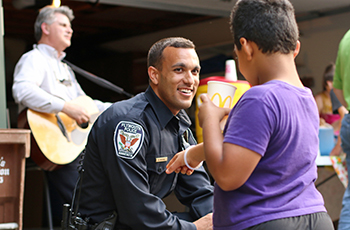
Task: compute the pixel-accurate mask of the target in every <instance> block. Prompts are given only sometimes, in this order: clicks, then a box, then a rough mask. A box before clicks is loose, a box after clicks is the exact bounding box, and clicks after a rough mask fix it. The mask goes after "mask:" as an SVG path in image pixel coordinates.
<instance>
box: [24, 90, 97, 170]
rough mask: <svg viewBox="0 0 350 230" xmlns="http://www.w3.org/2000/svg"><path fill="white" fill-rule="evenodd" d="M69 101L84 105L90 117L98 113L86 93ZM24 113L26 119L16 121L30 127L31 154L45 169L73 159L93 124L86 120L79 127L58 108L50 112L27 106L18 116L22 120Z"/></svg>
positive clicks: (82, 145) (67, 162)
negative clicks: (85, 122)
mask: <svg viewBox="0 0 350 230" xmlns="http://www.w3.org/2000/svg"><path fill="white" fill-rule="evenodd" d="M71 102H72V103H76V104H78V105H80V106H82V105H83V106H84V107H85V109H86V110H87V111H88V113H89V114H90V116H92V117H93V116H95V117H97V115H98V114H99V110H98V108H97V106H96V105H95V103H94V102H93V100H92V99H91V98H89V97H87V96H81V97H78V98H76V99H74V100H72V101H71ZM23 117H24V118H26V119H27V122H23V121H19V122H18V125H19V126H22V127H23V128H26V127H25V126H27V128H30V130H31V131H32V142H31V144H32V146H31V158H32V160H33V161H34V162H35V163H36V164H37V165H38V166H39V167H41V168H42V169H44V170H47V171H52V170H56V169H58V168H60V167H62V166H63V165H66V164H69V163H71V162H72V161H74V160H75V159H76V158H77V157H78V156H79V154H80V153H81V152H82V151H83V150H84V148H85V145H86V141H87V136H88V134H89V132H90V130H91V127H92V123H90V122H89V124H88V125H87V127H86V128H81V127H80V126H79V125H78V124H77V123H76V122H75V120H73V119H72V118H70V117H68V116H67V115H66V114H64V113H61V112H60V113H58V114H50V113H41V112H37V111H34V110H32V109H27V110H26V114H25V115H21V116H19V120H23ZM60 126H61V127H63V129H62V128H60Z"/></svg>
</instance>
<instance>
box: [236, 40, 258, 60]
mask: <svg viewBox="0 0 350 230" xmlns="http://www.w3.org/2000/svg"><path fill="white" fill-rule="evenodd" d="M239 42H240V43H241V46H242V51H243V53H244V54H245V55H246V57H247V60H248V61H250V60H251V59H252V56H253V53H254V49H253V47H252V43H251V42H248V41H247V39H245V38H243V37H242V38H240V39H239Z"/></svg>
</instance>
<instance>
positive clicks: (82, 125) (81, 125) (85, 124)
mask: <svg viewBox="0 0 350 230" xmlns="http://www.w3.org/2000/svg"><path fill="white" fill-rule="evenodd" d="M79 126H80V128H82V129H86V128H87V127H88V126H89V122H85V123H82V124H80V125H79Z"/></svg>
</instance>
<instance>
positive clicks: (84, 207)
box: [79, 87, 213, 230]
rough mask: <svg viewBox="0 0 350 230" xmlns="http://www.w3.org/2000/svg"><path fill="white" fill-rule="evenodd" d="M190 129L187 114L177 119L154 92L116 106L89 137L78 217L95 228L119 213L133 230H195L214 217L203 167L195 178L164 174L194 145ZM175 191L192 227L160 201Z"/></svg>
mask: <svg viewBox="0 0 350 230" xmlns="http://www.w3.org/2000/svg"><path fill="white" fill-rule="evenodd" d="M190 124H191V123H190V119H189V118H188V116H187V115H186V113H185V112H184V111H183V110H181V111H180V112H179V113H178V114H177V115H176V116H174V115H173V114H172V113H171V112H170V110H169V109H168V108H167V107H166V106H165V105H164V103H163V102H162V101H161V100H160V99H159V98H158V97H157V96H156V94H155V93H154V92H153V90H152V89H151V88H150V87H149V88H148V89H147V91H146V92H145V93H141V94H138V95H137V96H135V97H134V98H132V99H129V100H126V101H122V102H118V103H115V104H113V105H112V106H111V107H110V108H109V109H107V110H106V111H105V112H104V113H103V114H102V115H101V116H100V117H99V118H98V120H97V121H96V122H95V124H94V127H93V128H92V130H91V133H90V136H89V141H88V144H87V147H86V154H85V159H84V165H83V167H84V170H85V172H84V179H83V185H82V190H81V198H80V206H79V207H80V210H79V211H80V213H81V214H82V215H83V216H87V217H89V218H90V220H91V223H92V224H93V223H96V222H100V221H102V220H103V219H104V218H106V217H107V216H108V215H110V214H111V213H112V212H113V211H114V210H116V211H117V213H118V224H119V225H122V226H127V227H129V228H131V229H143V230H146V229H163V230H166V229H186V230H190V229H196V227H195V225H194V224H193V223H191V222H192V221H194V220H196V219H198V218H200V217H202V216H204V215H206V214H207V213H210V212H212V204H213V187H212V186H211V185H210V181H209V177H208V175H207V173H206V172H205V170H204V168H203V167H201V168H200V169H199V170H196V171H195V172H194V173H193V174H192V175H191V176H187V175H182V174H175V173H172V174H170V175H168V174H166V173H165V170H166V165H167V163H168V162H169V161H170V159H171V158H172V157H173V156H174V155H175V154H176V153H177V152H179V151H181V150H182V149H183V147H184V146H185V145H186V143H183V142H184V141H185V142H189V144H195V139H194V137H193V135H191V133H190V131H189V127H190ZM185 133H186V134H190V135H187V138H183V134H185ZM185 136H186V135H185ZM172 191H175V194H176V196H177V198H178V199H179V201H180V202H181V203H183V204H184V205H186V206H188V207H189V210H190V211H189V214H188V216H187V217H185V219H187V220H188V221H185V220H183V219H179V218H178V217H177V216H176V214H172V213H170V212H169V211H167V210H166V207H165V204H164V203H163V201H162V200H161V199H162V198H164V197H166V196H167V195H169V194H170V193H171V192H172ZM182 218H183V217H182Z"/></svg>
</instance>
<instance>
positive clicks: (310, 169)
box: [167, 0, 334, 230]
mask: <svg viewBox="0 0 350 230" xmlns="http://www.w3.org/2000/svg"><path fill="white" fill-rule="evenodd" d="M231 31H232V34H233V39H234V54H235V55H237V57H238V66H239V69H240V71H241V73H242V74H243V76H244V77H245V78H246V79H247V81H248V82H249V83H250V84H251V86H252V87H251V88H250V89H249V90H248V91H246V92H245V93H244V94H243V96H242V97H241V98H240V100H239V101H238V102H237V104H236V105H235V106H234V108H233V109H232V111H231V112H230V111H229V109H223V108H219V107H216V106H215V105H214V104H213V102H211V101H210V99H209V98H208V96H207V95H202V96H201V99H202V101H203V103H202V105H201V106H200V107H199V113H198V118H199V124H200V125H201V127H202V128H203V143H202V144H199V145H197V146H194V147H192V148H190V149H187V150H185V151H182V152H179V153H178V154H177V155H176V156H175V157H174V158H173V159H172V161H171V162H170V163H169V164H168V165H167V167H168V170H167V173H171V172H173V171H175V172H181V173H185V174H191V173H193V172H195V171H196V170H195V169H194V168H195V167H196V166H197V165H198V164H199V163H200V161H202V160H206V164H207V166H208V169H209V171H210V173H211V175H212V176H213V178H214V179H215V190H214V212H213V225H214V229H225V230H231V229H232V230H241V229H248V230H258V229H259V230H281V229H283V230H309V229H315V230H316V229H317V230H330V229H334V227H333V223H332V220H331V218H330V217H329V215H328V214H327V211H326V208H325V206H324V201H323V198H322V195H321V194H320V192H319V191H318V190H317V189H316V187H315V184H314V182H315V181H316V178H317V165H316V162H315V159H316V157H317V154H318V128H319V115H318V110H317V106H316V102H315V99H314V97H313V94H312V92H311V90H310V89H309V88H307V87H304V86H303V84H302V83H301V81H300V78H299V76H298V73H297V69H296V66H295V62H294V58H295V57H296V55H297V54H298V52H299V49H300V42H299V41H298V27H297V23H296V20H295V15H294V8H293V6H292V4H291V3H290V2H289V1H288V0H239V1H237V3H236V4H235V6H234V8H233V10H232V13H231ZM228 113H229V117H228V119H227V123H226V126H225V129H224V132H223V133H222V131H221V129H220V121H221V120H222V118H223V117H224V116H225V115H227V114H228Z"/></svg>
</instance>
